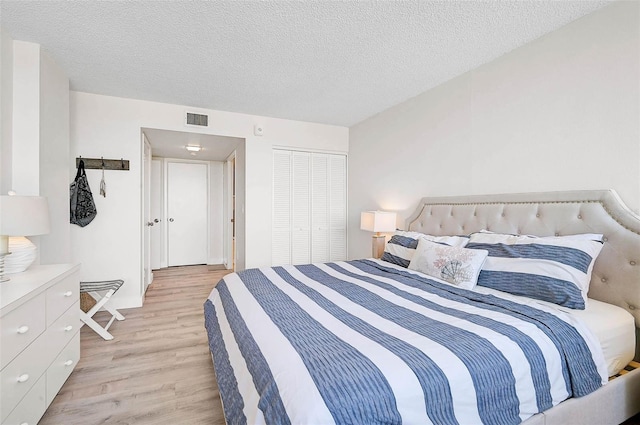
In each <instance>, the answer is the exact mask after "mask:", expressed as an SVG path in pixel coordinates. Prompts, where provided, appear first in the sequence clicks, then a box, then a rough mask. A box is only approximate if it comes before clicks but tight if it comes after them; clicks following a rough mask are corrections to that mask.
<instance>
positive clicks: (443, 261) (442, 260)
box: [409, 238, 488, 289]
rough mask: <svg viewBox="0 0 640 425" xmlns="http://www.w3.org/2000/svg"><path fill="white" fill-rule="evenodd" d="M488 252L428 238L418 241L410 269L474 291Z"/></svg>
mask: <svg viewBox="0 0 640 425" xmlns="http://www.w3.org/2000/svg"><path fill="white" fill-rule="evenodd" d="M487 255H488V252H487V251H483V250H480V249H467V248H461V247H457V246H448V245H443V244H440V243H435V242H432V241H430V240H427V239H426V238H421V239H419V241H418V247H417V249H416V252H415V255H414V256H413V258H412V259H411V262H410V263H409V269H411V270H417V271H419V272H422V273H424V274H426V275H429V276H433V277H437V278H438V279H442V280H444V281H446V282H448V283H450V284H452V285H454V286H457V287H460V288H464V289H473V287H474V286H476V282H477V281H478V274H480V269H482V264H483V263H484V261H485V259H486V258H487Z"/></svg>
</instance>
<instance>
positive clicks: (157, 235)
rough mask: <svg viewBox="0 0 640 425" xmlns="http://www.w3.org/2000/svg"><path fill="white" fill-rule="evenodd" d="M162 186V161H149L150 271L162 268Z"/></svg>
mask: <svg viewBox="0 0 640 425" xmlns="http://www.w3.org/2000/svg"><path fill="white" fill-rule="evenodd" d="M162 186H163V185H162V160H160V159H153V160H151V221H152V222H153V226H152V227H151V270H158V269H160V268H162V267H163V265H162V263H163V261H162V253H163V251H164V249H163V247H164V243H163V240H162V226H163V223H164V222H163V217H162V191H163V187H162ZM165 263H166V261H165ZM164 267H166V265H165V266H164Z"/></svg>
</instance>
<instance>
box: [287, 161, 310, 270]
mask: <svg viewBox="0 0 640 425" xmlns="http://www.w3.org/2000/svg"><path fill="white" fill-rule="evenodd" d="M291 164H292V168H293V197H292V209H291V216H292V229H291V264H306V263H309V262H310V261H311V220H310V215H311V209H310V207H311V191H310V190H309V189H310V184H311V154H309V153H307V152H293V153H292V154H291Z"/></svg>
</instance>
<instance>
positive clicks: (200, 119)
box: [187, 112, 209, 127]
mask: <svg viewBox="0 0 640 425" xmlns="http://www.w3.org/2000/svg"><path fill="white" fill-rule="evenodd" d="M187 124H188V125H197V126H201V127H207V126H208V125H209V116H208V115H201V114H194V113H191V112H187Z"/></svg>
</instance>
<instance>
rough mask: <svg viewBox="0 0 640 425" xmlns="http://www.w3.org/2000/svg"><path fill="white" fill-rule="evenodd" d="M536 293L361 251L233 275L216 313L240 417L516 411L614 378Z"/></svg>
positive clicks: (217, 350) (472, 419) (405, 418)
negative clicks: (476, 285)
mask: <svg viewBox="0 0 640 425" xmlns="http://www.w3.org/2000/svg"><path fill="white" fill-rule="evenodd" d="M533 305H535V303H531V304H522V303H519V302H516V301H514V300H513V299H505V298H500V297H497V296H493V295H487V294H481V293H476V292H471V291H466V290H462V289H459V288H455V287H453V286H450V285H446V284H443V283H439V282H437V281H435V280H431V279H427V278H426V277H425V275H421V274H419V273H416V272H412V271H407V270H405V269H401V268H400V267H396V266H393V265H389V264H388V263H385V262H382V261H375V260H358V261H349V262H339V263H329V264H313V265H303V266H284V267H274V268H265V269H252V270H246V271H244V272H240V273H238V274H235V273H234V274H231V275H228V276H226V277H225V278H224V279H223V280H222V281H221V282H220V283H219V284H218V285H217V287H216V288H215V289H214V290H213V291H212V293H211V295H210V297H209V299H208V300H207V302H206V303H205V324H206V327H207V331H208V335H209V345H210V348H211V352H212V354H213V360H214V365H215V369H216V375H217V378H218V385H219V387H220V394H221V398H222V402H223V406H224V412H225V416H226V420H227V422H228V423H229V424H245V423H248V424H258V423H268V424H288V423H292V424H331V423H341V424H346V423H348V424H400V423H415V424H428V423H435V424H456V423H458V424H480V423H488V424H517V423H519V422H521V421H523V420H525V419H527V418H528V417H530V416H531V415H533V414H535V413H538V412H540V411H543V410H546V409H548V408H550V407H552V406H553V405H556V404H558V403H559V402H561V401H562V400H564V399H566V398H568V397H572V396H574V397H579V396H583V395H586V394H588V393H590V392H592V391H594V390H596V389H597V388H599V387H600V386H601V385H603V384H604V383H606V381H607V373H606V367H605V365H604V360H603V358H602V352H601V349H600V347H599V344H598V342H597V341H596V340H595V338H594V337H593V336H592V335H591V334H590V332H588V331H587V330H586V329H585V328H584V327H583V326H582V325H581V324H580V323H579V322H577V321H576V319H574V318H572V317H570V316H568V315H566V314H565V313H563V312H560V311H558V310H554V309H553V308H550V307H544V306H538V305H536V307H533Z"/></svg>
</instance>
